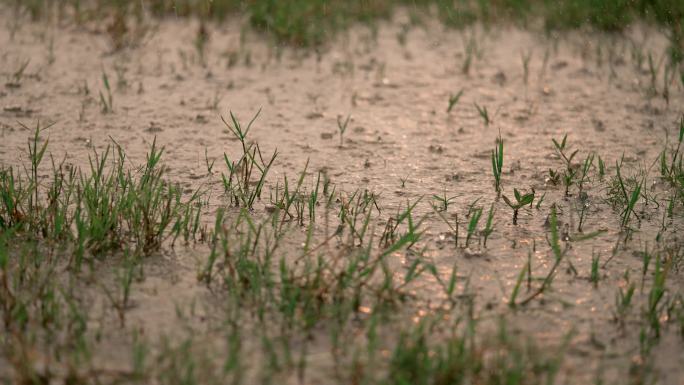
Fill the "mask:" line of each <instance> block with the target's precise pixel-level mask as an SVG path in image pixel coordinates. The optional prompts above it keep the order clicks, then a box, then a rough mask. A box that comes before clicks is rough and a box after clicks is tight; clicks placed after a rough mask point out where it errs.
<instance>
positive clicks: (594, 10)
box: [3, 0, 684, 63]
mask: <svg viewBox="0 0 684 385" xmlns="http://www.w3.org/2000/svg"><path fill="white" fill-rule="evenodd" d="M3 1H4V2H7V3H9V4H12V5H15V6H16V7H18V8H19V9H20V10H22V11H26V12H27V13H28V14H30V15H31V16H32V17H33V18H34V19H37V18H40V17H45V16H48V15H54V14H59V15H69V14H71V15H72V16H73V18H74V19H75V20H76V21H78V22H83V21H84V19H86V18H87V17H91V16H95V17H98V16H103V15H107V14H114V15H115V16H116V17H115V18H114V22H113V24H112V26H113V28H110V31H111V32H114V33H126V31H127V28H126V23H128V21H127V20H126V17H125V16H126V15H127V14H130V15H132V16H134V17H135V18H137V19H140V18H142V17H143V15H144V13H145V12H151V13H152V14H154V15H158V16H164V15H174V16H186V15H197V16H200V17H202V18H204V19H211V18H213V19H224V18H226V17H228V16H229V15H231V14H236V13H239V12H244V13H246V14H247V15H249V22H250V24H251V25H252V26H254V27H255V28H257V29H259V30H262V31H265V32H267V33H269V34H271V35H272V36H274V37H275V38H276V39H277V40H279V41H284V42H288V43H292V44H297V45H306V46H311V45H317V44H322V43H324V42H326V41H327V40H329V39H330V38H331V37H332V36H333V35H334V34H335V33H336V32H337V31H339V30H343V29H346V28H349V27H351V26H352V25H353V24H354V23H357V22H361V23H373V22H374V21H375V20H376V19H378V18H387V17H390V16H391V15H392V12H393V10H394V8H395V7H396V6H398V5H404V6H407V7H410V8H411V9H412V10H413V12H418V13H421V12H422V13H423V14H425V13H430V12H436V14H437V15H438V16H439V18H441V19H442V21H443V22H444V23H445V24H446V25H447V26H450V27H455V28H461V27H464V26H467V25H469V24H472V23H474V22H476V21H482V22H485V23H494V22H501V21H502V20H510V21H512V22H513V23H518V24H522V25H526V26H530V25H533V24H534V23H532V21H533V20H535V19H541V20H543V21H544V23H543V24H544V27H545V28H546V29H548V30H554V29H568V28H578V27H581V26H583V25H585V24H590V25H591V26H593V27H595V28H597V29H600V30H606V31H620V30H623V29H625V28H626V27H628V26H629V25H630V24H631V23H633V22H634V21H636V20H639V19H645V20H646V21H649V22H653V23H657V24H659V25H662V26H663V27H664V28H665V29H666V31H667V34H668V38H669V40H670V42H671V44H670V55H669V56H670V60H671V61H672V62H674V63H680V62H681V61H682V59H684V54H683V52H684V28H683V27H682V25H683V24H684V5H683V4H682V2H680V1H677V0H636V1H628V0H610V1H604V0H565V1H552V0H497V1H492V2H488V1H483V0H459V1H448V0H401V1H390V0H372V1H366V0H353V1H343V0H287V1H277V0H257V1H244V0H213V1H205V0H146V1H142V2H141V1H138V0H117V1H114V2H110V1H104V0H90V1H89V0H77V1H70V2H53V1H47V0H31V1H19V0H3ZM419 11H420V12H419ZM114 27H116V28H114ZM119 40H121V39H119ZM525 61H526V60H525V59H523V62H525Z"/></svg>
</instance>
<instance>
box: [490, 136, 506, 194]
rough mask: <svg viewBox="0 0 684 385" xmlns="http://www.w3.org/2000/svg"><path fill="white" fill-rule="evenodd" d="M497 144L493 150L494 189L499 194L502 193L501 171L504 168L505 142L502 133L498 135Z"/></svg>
mask: <svg viewBox="0 0 684 385" xmlns="http://www.w3.org/2000/svg"><path fill="white" fill-rule="evenodd" d="M496 141H497V144H498V146H496V147H495V148H494V149H493V150H492V173H493V174H494V189H495V190H496V193H497V194H500V193H501V173H502V170H503V159H504V143H503V138H501V134H499V136H498V137H497V140H496Z"/></svg>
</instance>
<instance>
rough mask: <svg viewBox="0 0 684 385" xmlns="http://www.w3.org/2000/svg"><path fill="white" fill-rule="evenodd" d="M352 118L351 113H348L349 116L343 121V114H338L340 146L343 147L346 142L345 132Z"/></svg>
mask: <svg viewBox="0 0 684 385" xmlns="http://www.w3.org/2000/svg"><path fill="white" fill-rule="evenodd" d="M350 119H351V115H347V118H346V119H345V120H344V121H342V116H341V115H337V130H338V131H339V133H340V147H342V146H343V144H344V132H345V131H347V126H348V125H349V120H350Z"/></svg>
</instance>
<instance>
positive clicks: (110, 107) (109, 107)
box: [100, 70, 114, 114]
mask: <svg viewBox="0 0 684 385" xmlns="http://www.w3.org/2000/svg"><path fill="white" fill-rule="evenodd" d="M102 84H103V85H104V88H105V93H106V94H103V93H102V90H100V105H101V109H102V113H103V114H108V113H111V112H114V101H113V98H112V89H111V87H110V86H109V78H108V77H107V73H106V72H104V70H103V71H102Z"/></svg>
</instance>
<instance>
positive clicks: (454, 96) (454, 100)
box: [446, 90, 463, 114]
mask: <svg viewBox="0 0 684 385" xmlns="http://www.w3.org/2000/svg"><path fill="white" fill-rule="evenodd" d="M461 96H463V90H460V91H458V92H457V93H456V94H450V95H449V106H448V107H447V110H446V112H447V114H448V113H450V112H451V109H452V108H454V106H455V105H456V104H457V103H458V101H459V99H461Z"/></svg>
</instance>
